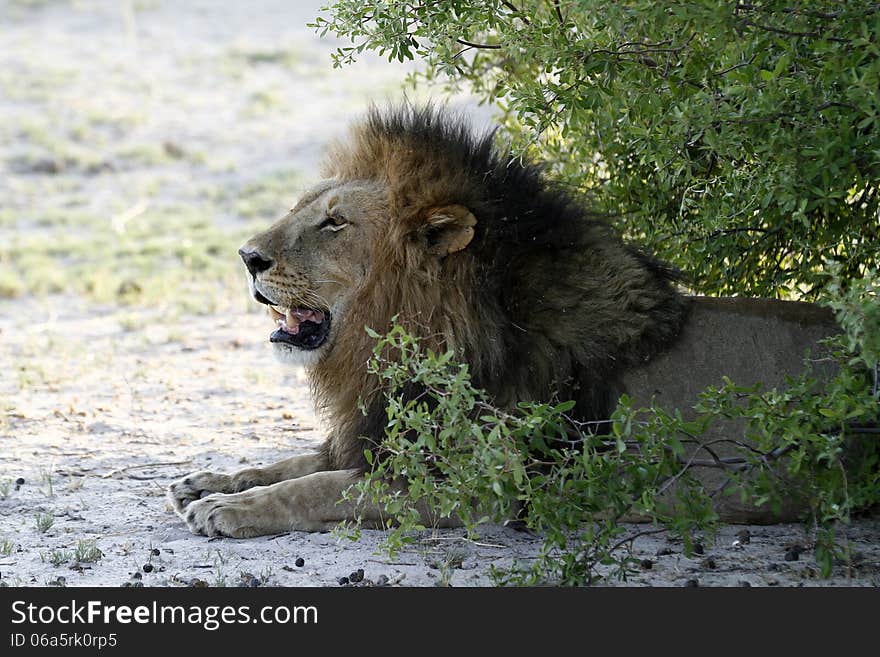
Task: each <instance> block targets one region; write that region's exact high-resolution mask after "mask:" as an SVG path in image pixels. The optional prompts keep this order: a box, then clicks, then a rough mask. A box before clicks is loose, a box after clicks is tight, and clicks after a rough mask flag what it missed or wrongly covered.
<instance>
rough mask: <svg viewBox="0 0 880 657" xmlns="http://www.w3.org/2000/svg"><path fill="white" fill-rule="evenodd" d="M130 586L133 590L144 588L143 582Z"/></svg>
mask: <svg viewBox="0 0 880 657" xmlns="http://www.w3.org/2000/svg"><path fill="white" fill-rule="evenodd" d="M131 585H132V587H133V588H136V589H142V588H144V583H143V582H132V583H131Z"/></svg>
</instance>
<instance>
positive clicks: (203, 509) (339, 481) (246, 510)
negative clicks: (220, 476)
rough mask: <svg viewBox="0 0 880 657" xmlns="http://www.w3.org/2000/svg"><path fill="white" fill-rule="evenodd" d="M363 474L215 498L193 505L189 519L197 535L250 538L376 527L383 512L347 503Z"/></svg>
mask: <svg viewBox="0 0 880 657" xmlns="http://www.w3.org/2000/svg"><path fill="white" fill-rule="evenodd" d="M361 475H362V473H360V472H359V471H358V470H333V471H328V472H316V473H314V474H310V475H306V476H304V477H300V478H298V479H292V480H289V481H282V482H280V483H277V484H273V485H271V486H261V487H257V488H252V489H250V490H247V491H244V492H243V493H235V494H232V495H224V494H215V495H209V496H208V497H204V498H202V499H200V500H196V501H194V502H192V503H191V504H190V505H189V506H188V507H187V508H186V511H185V513H184V514H183V517H184V519H185V520H186V524H187V526H188V527H189V528H190V530H191V531H192V532H193V533H196V534H204V535H205V536H231V537H233V538H248V537H251V536H261V535H264V534H279V533H283V532H287V531H292V530H302V531H327V530H330V529H332V528H333V527H335V526H336V525H337V524H338V523H339V522H340V521H342V520H355V519H357V518H358V517H359V516H362V518H361V519H362V520H365V521H367V522H368V523H369V524H375V523H376V522H377V521H378V520H379V519H380V515H381V514H380V513H379V510H378V509H375V508H372V507H369V508H366V509H360V508H358V507H356V505H355V503H354V502H352V501H348V500H345V501H342V497H343V493H344V492H345V490H346V489H348V488H349V487H350V486H351V485H352V484H353V483H355V482H356V481H357V478H358V477H359V476H361Z"/></svg>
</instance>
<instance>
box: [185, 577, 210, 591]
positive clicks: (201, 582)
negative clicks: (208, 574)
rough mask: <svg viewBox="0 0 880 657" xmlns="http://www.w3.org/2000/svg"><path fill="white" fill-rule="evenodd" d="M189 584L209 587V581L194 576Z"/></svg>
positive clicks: (195, 586)
mask: <svg viewBox="0 0 880 657" xmlns="http://www.w3.org/2000/svg"><path fill="white" fill-rule="evenodd" d="M189 586H191V587H192V588H194V589H206V588H208V583H207V582H206V581H205V580H203V579H199V578H198V577H193V578H192V579H191V580H190V581H189Z"/></svg>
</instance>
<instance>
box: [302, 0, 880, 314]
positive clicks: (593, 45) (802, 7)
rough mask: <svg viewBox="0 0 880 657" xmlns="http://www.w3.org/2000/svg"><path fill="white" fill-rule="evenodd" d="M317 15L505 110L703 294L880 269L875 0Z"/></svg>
mask: <svg viewBox="0 0 880 657" xmlns="http://www.w3.org/2000/svg"><path fill="white" fill-rule="evenodd" d="M328 11H329V14H328V15H326V16H323V17H321V18H319V19H318V20H317V21H316V23H315V26H316V27H317V28H318V29H319V30H320V31H321V32H322V33H326V32H328V31H329V32H334V33H336V34H337V35H339V36H342V37H346V38H348V39H350V40H351V41H352V42H353V43H352V45H351V46H345V47H342V48H340V49H339V51H338V53H337V55H336V63H337V64H338V65H342V64H345V63H348V62H350V61H351V60H352V59H353V58H354V57H356V56H357V54H358V53H360V52H363V51H364V50H374V51H378V52H379V53H382V54H385V55H387V56H388V57H389V59H399V60H404V59H411V58H418V59H420V60H421V61H422V62H423V64H424V67H423V71H422V72H421V73H419V74H417V75H416V76H415V79H414V81H416V82H426V81H427V82H436V83H439V84H440V85H443V86H445V87H446V88H449V89H455V88H460V87H462V88H465V89H467V90H468V91H470V92H472V93H474V94H475V95H476V96H477V97H478V98H480V99H481V100H483V101H486V102H494V103H496V104H497V105H498V107H499V108H500V109H501V111H502V117H503V119H504V125H505V128H506V134H505V138H510V139H512V141H513V145H514V153H519V152H528V153H529V154H531V155H535V156H537V157H538V158H539V159H541V160H543V161H546V162H548V163H550V166H551V171H552V173H553V176H554V178H556V179H558V180H559V181H560V182H562V183H566V184H568V185H570V186H571V187H572V189H574V190H581V191H583V192H586V193H588V194H589V195H590V196H591V197H592V198H593V203H594V205H595V207H596V208H597V209H598V210H604V211H605V212H607V213H608V214H609V215H610V216H612V217H613V218H614V220H615V221H616V222H617V224H618V225H619V227H620V228H621V229H622V230H623V231H624V232H625V233H626V234H627V235H628V236H629V237H631V238H635V239H637V240H639V241H641V242H643V243H644V244H645V245H646V246H647V247H649V249H650V250H652V251H654V252H656V253H657V254H658V255H660V256H661V257H663V258H665V259H666V260H669V261H671V262H673V263H675V264H676V265H678V266H679V267H681V268H682V269H683V270H684V271H685V272H686V273H688V274H689V275H690V278H691V281H692V285H693V288H694V289H695V290H697V291H699V292H701V293H705V294H748V295H754V296H770V297H780V298H787V297H803V298H810V299H813V298H816V297H817V295H818V294H819V292H820V290H821V289H822V288H823V287H824V285H825V283H826V279H825V277H824V275H823V274H824V273H825V272H826V269H827V262H828V261H834V262H838V263H839V264H840V267H841V272H842V274H843V277H844V278H845V279H851V278H859V277H860V276H863V275H864V274H865V273H866V272H867V270H868V269H869V268H871V267H873V268H874V269H877V267H878V265H880V255H878V253H880V250H878V249H877V244H878V243H880V221H878V209H880V193H878V180H880V94H878V93H877V89H878V88H880V45H878V44H880V6H878V5H877V4H875V3H866V2H861V1H858V0H833V1H831V0H827V1H825V0H810V1H809V2H798V3H792V2H789V1H787V0H785V1H783V0H779V1H777V0H766V1H760V2H749V3H722V4H719V3H718V2H715V1H714V0H700V1H696V2H687V3H681V2H657V1H656V0H633V1H631V2H626V3H609V2H601V1H599V0H578V1H577V2H573V1H571V0H556V1H553V2H550V1H547V0H512V1H507V0H483V1H480V2H476V1H468V0H438V1H435V2H381V1H379V0H373V1H366V2H365V1H362V0H337V1H336V2H333V3H332V4H331V5H330V6H329V8H328Z"/></svg>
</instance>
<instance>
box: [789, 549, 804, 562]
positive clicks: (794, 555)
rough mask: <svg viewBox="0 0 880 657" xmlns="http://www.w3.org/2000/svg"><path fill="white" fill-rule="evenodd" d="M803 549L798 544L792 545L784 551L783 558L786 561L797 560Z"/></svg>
mask: <svg viewBox="0 0 880 657" xmlns="http://www.w3.org/2000/svg"><path fill="white" fill-rule="evenodd" d="M803 551H804V548H803V547H801V546H800V545H792V546H791V547H790V548H788V550H786V551H785V560H786V561H798V560H799V559H800V557H801V552H803Z"/></svg>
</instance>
